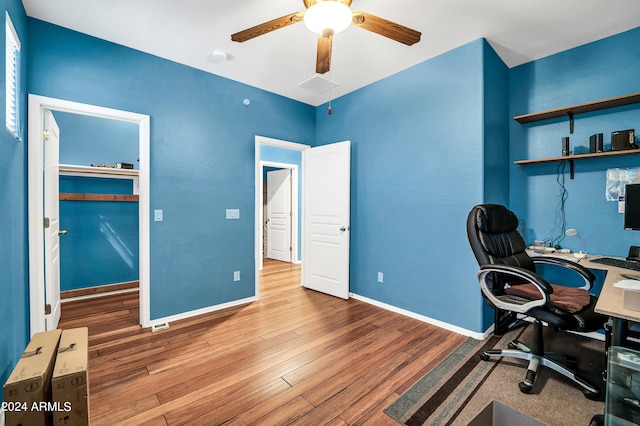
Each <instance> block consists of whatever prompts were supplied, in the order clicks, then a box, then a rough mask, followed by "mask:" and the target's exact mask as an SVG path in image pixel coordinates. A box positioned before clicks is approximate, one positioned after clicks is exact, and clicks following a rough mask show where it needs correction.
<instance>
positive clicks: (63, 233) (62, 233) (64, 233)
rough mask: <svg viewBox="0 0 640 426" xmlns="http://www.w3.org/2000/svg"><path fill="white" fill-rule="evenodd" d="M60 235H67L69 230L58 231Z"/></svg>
mask: <svg viewBox="0 0 640 426" xmlns="http://www.w3.org/2000/svg"><path fill="white" fill-rule="evenodd" d="M58 235H67V230H66V229H63V230H61V231H58Z"/></svg>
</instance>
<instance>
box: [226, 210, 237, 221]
mask: <svg viewBox="0 0 640 426" xmlns="http://www.w3.org/2000/svg"><path fill="white" fill-rule="evenodd" d="M226 213H227V215H226V217H227V219H240V209H227V212H226Z"/></svg>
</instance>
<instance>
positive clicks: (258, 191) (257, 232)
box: [254, 135, 311, 299]
mask: <svg viewBox="0 0 640 426" xmlns="http://www.w3.org/2000/svg"><path fill="white" fill-rule="evenodd" d="M260 145H269V146H275V147H277V148H285V149H291V150H294V151H301V152H302V161H304V151H305V150H307V149H309V148H311V145H303V144H300V143H296V142H288V141H283V140H279V139H273V138H268V137H265V136H258V135H256V137H255V200H254V203H255V228H254V260H255V262H254V263H255V271H254V273H255V283H256V289H255V295H256V296H255V297H256V299H258V298H259V297H260V270H261V269H262V230H263V228H262V221H263V219H262V185H263V184H262V165H261V161H260ZM296 193H297V191H296ZM296 196H297V194H296ZM298 202H301V200H298ZM303 215H304V212H303ZM300 219H301V218H300ZM296 232H297V231H296ZM302 233H304V229H303V230H302Z"/></svg>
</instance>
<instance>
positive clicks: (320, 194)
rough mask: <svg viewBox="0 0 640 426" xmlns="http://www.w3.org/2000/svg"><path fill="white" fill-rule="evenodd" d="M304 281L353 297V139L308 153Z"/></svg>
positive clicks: (306, 152) (325, 291) (312, 287)
mask: <svg viewBox="0 0 640 426" xmlns="http://www.w3.org/2000/svg"><path fill="white" fill-rule="evenodd" d="M303 169H304V170H303V173H304V218H303V220H304V228H303V239H304V244H303V250H304V254H303V256H302V258H303V262H302V285H303V286H304V287H306V288H310V289H313V290H317V291H321V292H323V293H327V294H330V295H333V296H337V297H341V298H343V299H348V298H349V233H350V232H349V231H350V228H349V226H350V221H349V214H350V194H351V188H350V185H351V183H350V182H351V181H350V173H351V143H350V142H349V141H346V142H339V143H334V144H330V145H324V146H320V147H316V148H310V149H308V150H306V151H305V154H304V167H303Z"/></svg>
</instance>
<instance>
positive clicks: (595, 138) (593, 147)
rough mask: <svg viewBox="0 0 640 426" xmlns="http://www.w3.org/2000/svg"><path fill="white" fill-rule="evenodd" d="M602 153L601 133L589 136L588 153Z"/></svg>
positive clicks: (602, 141)
mask: <svg viewBox="0 0 640 426" xmlns="http://www.w3.org/2000/svg"><path fill="white" fill-rule="evenodd" d="M603 151H604V139H603V134H602V133H596V134H595V135H591V136H589V152H590V153H595V152H603Z"/></svg>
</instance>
